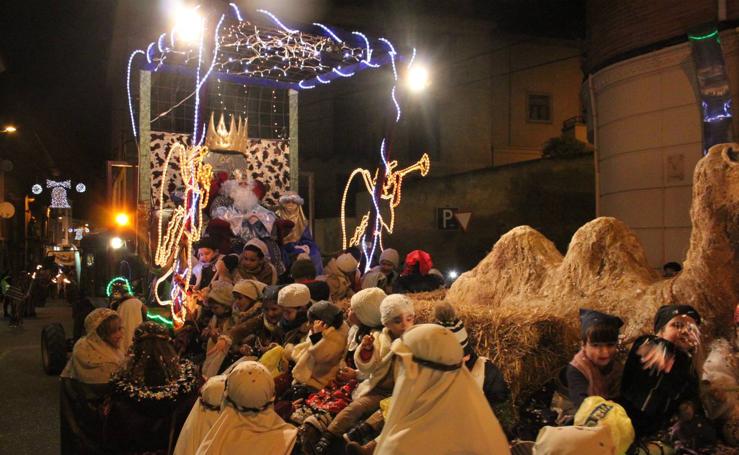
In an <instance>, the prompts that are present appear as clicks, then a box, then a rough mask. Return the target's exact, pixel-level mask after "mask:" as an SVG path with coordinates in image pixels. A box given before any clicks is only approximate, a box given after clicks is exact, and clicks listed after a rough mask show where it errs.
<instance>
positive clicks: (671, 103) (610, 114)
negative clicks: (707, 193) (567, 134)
mask: <svg viewBox="0 0 739 455" xmlns="http://www.w3.org/2000/svg"><path fill="white" fill-rule="evenodd" d="M587 20H588V35H587V44H586V59H585V73H586V75H587V79H586V80H585V82H584V84H583V93H584V94H585V99H586V101H585V103H584V105H585V106H586V108H587V110H588V123H589V130H590V131H589V133H590V137H591V139H592V141H593V143H594V145H595V150H596V165H597V172H596V182H597V211H598V215H600V216H614V217H616V218H619V219H621V220H623V221H624V222H626V223H627V224H628V225H629V227H630V228H631V229H632V230H633V231H634V232H635V233H636V235H637V236H638V237H639V239H640V240H641V242H642V244H643V245H644V247H645V249H646V253H647V258H648V259H649V261H650V264H651V265H652V266H653V267H660V266H661V265H662V264H664V263H665V262H669V261H677V262H681V261H682V260H683V259H684V257H685V252H686V251H687V247H688V243H689V238H690V226H691V225H690V213H689V210H690V202H691V191H692V178H693V169H694V167H695V164H696V163H697V161H698V160H699V159H700V158H701V157H702V153H703V150H704V146H705V145H706V143H705V138H704V123H705V116H704V115H703V114H704V112H703V110H702V104H701V102H702V98H701V95H700V87H699V84H698V76H697V73H696V66H695V55H694V52H695V51H694V46H693V43H691V40H690V38H689V36H695V33H700V31H701V30H718V31H719V34H718V40H719V41H720V46H721V54H722V55H721V56H722V57H723V63H722V62H717V63H714V67H718V66H720V65H721V64H723V65H725V68H726V74H727V75H728V81H727V82H728V85H729V87H736V84H737V83H738V82H739V81H738V80H737V77H739V76H738V73H737V65H738V64H739V55H738V51H739V49H737V46H738V45H739V41H738V40H737V33H736V30H735V28H734V27H735V25H736V22H737V20H739V2H737V1H718V2H717V1H708V0H694V1H691V2H679V1H668V0H659V1H655V2H641V1H636V0H627V1H621V2H615V3H614V2H607V1H602V0H593V1H589V2H588V4H587ZM709 35H710V34H707V35H705V34H704V35H703V36H709ZM718 60H720V58H719V59H718ZM734 93H735V92H734V91H733V90H732V95H733V94H734ZM734 101H736V99H734ZM728 114H729V115H730V112H728ZM732 123H733V126H734V129H735V128H736V126H737V125H736V120H735V118H734V120H732Z"/></svg>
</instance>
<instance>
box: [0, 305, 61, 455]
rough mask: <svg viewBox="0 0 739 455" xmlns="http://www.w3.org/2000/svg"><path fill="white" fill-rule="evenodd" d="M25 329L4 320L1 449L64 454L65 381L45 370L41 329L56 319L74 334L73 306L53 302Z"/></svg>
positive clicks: (21, 454)
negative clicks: (61, 403) (61, 432)
mask: <svg viewBox="0 0 739 455" xmlns="http://www.w3.org/2000/svg"><path fill="white" fill-rule="evenodd" d="M36 313H37V315H38V316H37V317H36V318H31V319H26V320H25V321H24V324H23V327H22V328H17V327H12V328H11V327H8V322H7V320H3V321H2V323H0V384H2V389H3V393H2V394H0V409H2V410H3V412H1V413H0V453H3V454H15V455H25V454H33V455H46V454H49V455H50V454H58V453H59V385H58V379H57V377H56V376H47V375H46V374H45V373H44V371H43V369H42V368H41V344H40V341H41V330H42V328H43V327H44V326H45V325H47V324H51V323H54V322H61V323H62V324H63V325H64V329H65V332H66V334H67V336H68V337H69V336H71V330H72V309H71V307H70V306H69V305H68V304H67V302H66V301H64V300H49V301H48V302H47V304H46V306H45V307H44V308H38V309H37V310H36Z"/></svg>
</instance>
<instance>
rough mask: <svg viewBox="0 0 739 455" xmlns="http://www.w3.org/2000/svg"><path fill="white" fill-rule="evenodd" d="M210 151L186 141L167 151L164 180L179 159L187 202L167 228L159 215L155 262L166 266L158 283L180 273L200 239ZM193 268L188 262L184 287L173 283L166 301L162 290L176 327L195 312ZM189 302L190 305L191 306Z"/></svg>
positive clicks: (162, 302) (210, 171)
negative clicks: (191, 295)
mask: <svg viewBox="0 0 739 455" xmlns="http://www.w3.org/2000/svg"><path fill="white" fill-rule="evenodd" d="M207 154H208V149H207V148H206V147H185V146H183V145H182V144H176V145H174V146H173V147H172V148H171V149H170V150H169V153H167V157H166V158H165V160H164V165H163V167H162V169H164V171H163V172H164V175H162V179H163V181H166V180H165V179H166V177H167V175H166V174H167V172H168V170H169V162H170V161H171V160H173V159H177V160H179V165H180V170H181V172H182V181H183V183H184V184H185V191H184V197H183V200H184V202H183V204H182V205H179V206H177V207H176V208H175V209H174V211H173V212H172V215H171V217H170V219H169V222H168V223H167V228H166V230H164V219H163V217H162V216H160V217H159V224H158V229H157V249H156V252H155V254H154V263H155V264H156V265H158V266H160V267H162V268H164V269H166V271H165V273H164V275H162V276H161V277H160V278H159V279H158V280H157V283H156V286H157V287H156V289H158V287H159V284H160V283H162V282H163V281H165V280H166V279H168V278H169V277H170V276H171V275H173V274H175V273H179V271H180V270H179V269H180V258H181V257H185V258H188V259H189V256H190V252H191V251H192V246H193V244H194V243H195V242H197V241H198V240H200V234H201V233H202V230H203V210H204V209H205V204H206V203H207V202H208V198H209V195H210V182H211V180H212V178H213V169H212V167H211V165H210V164H206V163H204V162H203V159H204V158H205V156H206V155H207ZM164 187H165V185H162V187H161V188H160V190H159V206H160V207H162V206H163V205H162V204H163V203H164ZM191 275H192V270H191V269H190V266H189V264H185V265H184V275H183V277H182V278H183V279H182V282H181V286H172V293H171V295H170V298H169V299H168V300H162V299H161V298H160V297H159V294H158V293H155V294H156V300H157V302H158V303H159V304H160V305H170V306H171V313H172V320H173V321H174V325H175V327H179V326H181V325H182V324H183V323H184V321H185V317H186V316H187V313H188V312H189V311H192V309H193V307H192V305H193V302H188V301H187V298H188V291H189V289H190V277H191ZM188 305H189V306H190V308H188Z"/></svg>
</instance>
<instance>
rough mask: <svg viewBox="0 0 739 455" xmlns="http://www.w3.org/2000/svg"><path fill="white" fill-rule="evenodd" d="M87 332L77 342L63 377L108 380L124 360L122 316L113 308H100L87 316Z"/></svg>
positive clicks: (102, 381) (104, 382) (100, 382)
mask: <svg viewBox="0 0 739 455" xmlns="http://www.w3.org/2000/svg"><path fill="white" fill-rule="evenodd" d="M85 333H86V335H85V336H84V337H82V338H80V339H79V340H77V342H76V343H75V344H74V349H73V350H72V357H71V358H70V359H69V362H67V366H66V367H65V368H64V371H62V374H61V377H62V378H70V379H76V380H78V381H80V382H83V383H85V384H107V383H108V381H109V380H110V377H111V375H112V374H113V373H115V372H116V370H118V369H119V368H120V367H121V365H122V364H123V352H122V351H121V340H122V339H123V328H122V326H121V318H120V317H119V316H118V313H116V312H115V311H113V310H111V309H108V308H98V309H97V310H94V311H92V312H91V313H90V314H88V315H87V317H86V318H85Z"/></svg>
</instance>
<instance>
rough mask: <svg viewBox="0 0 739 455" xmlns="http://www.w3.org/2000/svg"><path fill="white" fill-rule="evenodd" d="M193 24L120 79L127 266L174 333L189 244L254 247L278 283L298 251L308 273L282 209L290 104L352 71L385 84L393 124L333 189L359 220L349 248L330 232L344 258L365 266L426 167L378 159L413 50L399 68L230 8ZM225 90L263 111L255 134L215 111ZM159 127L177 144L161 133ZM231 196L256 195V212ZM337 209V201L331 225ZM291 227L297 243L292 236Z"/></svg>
mask: <svg viewBox="0 0 739 455" xmlns="http://www.w3.org/2000/svg"><path fill="white" fill-rule="evenodd" d="M201 11H203V10H198V9H197V8H196V9H193V10H190V11H188V12H187V16H188V17H189V20H188V21H186V25H178V26H177V27H175V29H173V30H171V31H168V32H165V33H162V34H161V35H159V36H158V38H157V39H156V40H154V41H152V42H151V43H149V44H148V45H147V46H146V47H145V48H142V49H137V50H135V51H133V52H132V53H131V54H130V57H129V60H128V65H127V72H126V89H127V93H128V104H129V114H130V122H131V126H132V129H133V135H134V138H135V139H136V141H137V144H138V153H139V156H138V162H139V168H138V169H139V172H138V207H137V217H136V218H137V228H136V230H137V245H138V246H137V252H138V254H139V255H140V256H141V257H144V258H149V259H150V261H149V265H150V267H151V268H152V269H157V270H158V271H159V275H158V278H157V280H156V285H154V286H153V289H152V294H154V295H155V300H156V301H157V302H158V303H159V304H161V305H164V306H170V307H171V317H172V320H173V322H174V325H175V327H178V326H180V325H181V324H182V323H183V321H184V320H185V318H186V317H187V314H188V311H191V310H192V309H193V308H194V307H193V305H194V302H193V299H192V298H191V289H190V287H191V285H190V277H191V273H192V261H191V255H192V253H193V246H194V245H196V244H197V242H198V241H199V240H200V239H201V238H202V237H203V236H212V237H216V238H218V240H220V241H225V242H226V244H224V245H227V244H228V243H229V242H230V246H224V247H223V248H229V249H230V250H231V251H240V250H238V248H239V247H241V246H243V244H244V243H246V242H248V241H250V240H251V239H255V238H256V239H259V240H261V241H263V242H264V243H265V244H266V247H267V249H268V256H269V257H270V260H271V261H272V263H273V265H274V266H275V268H276V269H277V271H278V273H279V272H282V271H284V270H285V269H286V264H285V261H286V260H289V257H290V254H289V251H286V249H287V248H289V249H291V250H290V251H293V252H294V251H296V250H295V249H296V248H297V249H298V250H297V251H300V250H307V253H309V256H310V257H311V259H313V260H314V262H317V265H318V266H320V252H318V251H317V247H316V246H315V243H314V242H312V238H310V232H309V230H308V225H309V223H306V222H305V216H304V215H302V217H301V214H302V208H301V209H300V211H299V212H298V211H297V210H296V208H295V205H300V204H302V201H303V199H302V198H301V197H300V195H298V194H296V191H297V190H298V188H299V182H298V175H299V171H298V163H299V160H298V99H299V93H300V92H301V91H305V90H313V89H319V88H320V87H322V86H326V85H329V84H332V83H334V82H335V81H337V80H342V79H345V78H351V77H352V76H354V75H355V74H357V73H359V72H360V71H364V70H379V69H380V68H386V69H387V71H391V75H392V88H390V90H389V93H388V94H387V100H386V101H387V105H388V108H389V109H390V110H391V111H392V112H393V115H392V118H393V122H392V125H391V126H390V127H389V128H388V130H387V131H386V132H385V136H384V137H383V138H382V140H381V143H379V144H377V148H378V150H379V157H378V163H379V167H378V168H377V169H375V170H374V171H371V170H368V169H357V170H356V171H355V172H354V173H352V174H351V177H350V179H349V181H348V182H347V184H346V186H347V188H348V187H349V185H351V182H352V180H353V179H354V177H356V176H361V177H362V180H363V183H364V187H365V189H366V190H367V193H368V196H369V197H370V198H371V200H372V202H373V204H372V209H371V210H370V211H369V212H368V213H367V214H366V215H365V216H364V217H362V222H361V223H359V225H358V226H357V227H356V228H355V230H354V233H353V235H352V236H351V238H349V236H348V234H347V230H348V228H347V226H346V221H345V220H344V218H342V233H343V237H344V244H345V247H349V246H358V247H359V248H360V249H361V250H362V254H363V256H364V257H365V259H366V258H371V257H373V255H375V253H376V252H379V251H380V250H381V249H382V236H383V233H392V230H393V227H394V210H395V208H396V207H397V206H398V204H400V199H401V187H402V183H403V178H404V176H406V175H407V174H409V173H411V172H419V173H420V174H421V175H426V174H427V173H428V172H429V159H428V156H427V155H423V156H422V157H420V159H419V160H418V162H417V163H415V164H411V165H409V166H406V167H401V166H400V164H399V163H398V161H397V160H394V159H392V157H391V147H390V144H391V142H392V141H391V138H392V133H393V130H394V127H395V125H396V124H397V123H398V122H399V121H400V120H401V117H402V111H401V100H402V92H403V89H402V88H401V84H400V81H401V78H402V77H403V76H405V75H406V74H409V73H413V72H414V71H415V70H416V69H417V67H418V66H419V65H418V64H417V60H416V58H415V57H416V50H415V49H412V50H411V51H410V52H409V53H408V55H406V56H404V55H401V54H400V53H399V52H398V50H396V48H395V46H394V45H393V43H392V42H391V41H390V40H388V39H387V38H382V37H381V38H377V39H374V38H370V37H368V36H367V35H365V34H363V33H362V32H359V31H351V32H344V31H341V30H338V29H335V28H331V27H329V26H326V25H324V24H320V23H313V24H312V25H310V26H305V27H293V26H292V25H290V26H289V25H286V23H284V22H283V21H281V20H280V19H279V18H278V17H277V16H276V15H274V14H272V13H271V12H269V11H266V10H262V9H260V10H256V11H254V12H253V14H251V15H246V14H244V13H242V11H241V10H239V8H238V7H237V6H236V5H235V4H233V3H230V4H229V5H228V6H227V9H226V11H224V12H223V13H222V14H220V13H219V14H218V15H217V16H215V17H210V18H208V17H205V15H202V16H201V15H200V12H201ZM173 80H174V81H175V82H173ZM183 81H185V82H188V81H189V83H190V84H191V91H190V89H188V90H185V92H182V95H184V96H180V92H178V91H176V90H174V91H173V90H169V91H168V88H167V84H169V85H172V84H175V85H177V86H178V88H180V87H181V86H182V85H183V84H184V83H185V82H183ZM229 84H230V87H231V92H233V88H234V87H236V88H237V89H238V90H241V91H242V92H243V93H244V94H246V93H247V92H248V93H253V92H256V93H257V97H260V96H261V97H262V98H263V99H262V100H260V101H259V102H261V103H262V104H264V103H265V102H266V103H270V104H269V106H270V107H269V111H270V112H269V116H270V118H269V123H268V124H267V125H259V124H258V123H259V122H262V117H263V115H262V114H264V112H258V111H256V112H252V111H251V110H250V108H249V107H248V106H247V105H246V104H248V103H247V101H248V100H247V101H244V103H242V104H243V106H236V107H233V108H232V109H231V110H230V111H229V110H228V109H227V108H226V107H225V106H226V105H233V104H234V103H233V102H231V101H233V99H234V96H231V98H228V96H229V95H228V93H227V92H228V89H227V87H226V86H227V85H229ZM163 93H169V94H170V95H169V97H168V96H167V95H163ZM171 93H175V95H176V96H172V95H171ZM214 94H215V96H214ZM231 95H233V93H231ZM244 96H245V95H244ZM236 97H237V98H238V96H236ZM135 99H138V106H135ZM229 100H231V101H229ZM219 103H220V104H219ZM242 108H243V109H242ZM285 110H286V111H287V112H285ZM250 114H256V115H252V116H250ZM279 114H282V117H281V118H283V119H284V118H285V117H287V118H289V121H288V122H286V123H287V124H280V121H274V122H272V120H278V119H277V118H276V117H278V116H279ZM179 117H184V118H185V119H186V120H187V122H186V123H188V124H189V125H188V126H189V127H191V128H188V129H189V131H187V132H185V131H183V127H182V125H183V122H182V121H180V120H181V119H180V118H179ZM167 119H170V120H171V121H168V120H167ZM205 119H208V122H207V125H206V121H205ZM255 123H256V124H255ZM262 123H263V122H262ZM167 124H169V125H174V127H173V128H172V129H178V130H179V131H169V130H166V129H164V128H162V126H163V125H167ZM227 125H228V126H227ZM264 132H267V133H268V134H267V136H269V137H264V136H263V135H262V133H264ZM255 135H258V136H255ZM260 136H262V137H260ZM244 191H248V192H249V193H253V194H254V195H256V196H257V198H256V200H255V199H254V198H253V195H252V194H246V193H244ZM345 196H346V191H345ZM298 202H299V203H300V204H298ZM345 204H346V197H344V202H343V203H342V217H343V215H344V206H345ZM278 215H279V216H280V217H281V218H278ZM285 221H286V222H287V223H284V222H285ZM296 225H297V226H298V227H299V229H301V228H302V231H301V232H292V230H294V229H295V226H296ZM285 226H287V228H285ZM224 231H225V234H224ZM283 235H284V236H285V238H286V241H284V242H283V241H282V240H283V239H282V238H281V237H282V236H283ZM224 237H225V238H224ZM279 246H282V247H283V248H282V251H280V250H279ZM365 263H367V264H368V263H369V261H367V260H365ZM172 282H174V285H170V283H172Z"/></svg>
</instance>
